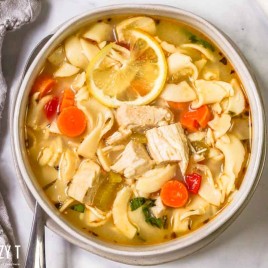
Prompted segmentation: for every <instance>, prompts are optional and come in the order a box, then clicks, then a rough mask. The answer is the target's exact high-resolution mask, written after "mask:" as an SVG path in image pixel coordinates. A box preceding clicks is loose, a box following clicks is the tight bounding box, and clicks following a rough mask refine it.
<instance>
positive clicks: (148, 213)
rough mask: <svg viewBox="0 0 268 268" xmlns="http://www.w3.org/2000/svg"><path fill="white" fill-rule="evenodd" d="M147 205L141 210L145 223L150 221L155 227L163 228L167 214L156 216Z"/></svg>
mask: <svg viewBox="0 0 268 268" xmlns="http://www.w3.org/2000/svg"><path fill="white" fill-rule="evenodd" d="M149 208H150V207H149V206H146V205H145V206H143V208H142V212H143V215H144V217H145V221H146V222H147V223H150V224H151V225H152V226H155V227H157V228H160V229H162V228H165V227H166V222H167V216H163V217H162V218H156V217H155V216H154V215H153V214H152V213H151V211H150V209H149Z"/></svg>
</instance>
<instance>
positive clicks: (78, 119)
mask: <svg viewBox="0 0 268 268" xmlns="http://www.w3.org/2000/svg"><path fill="white" fill-rule="evenodd" d="M57 124H58V128H59V130H60V132H61V133H62V134H63V135H66V136H68V137H71V138H73V137H77V136H80V135H81V134H82V133H83V132H84V131H85V129H86V127H87V119H86V116H85V114H84V113H83V112H82V111H81V110H80V109H78V108H77V107H75V106H71V107H68V108H65V109H64V110H63V111H62V112H61V113H60V115H59V117H58V120H57Z"/></svg>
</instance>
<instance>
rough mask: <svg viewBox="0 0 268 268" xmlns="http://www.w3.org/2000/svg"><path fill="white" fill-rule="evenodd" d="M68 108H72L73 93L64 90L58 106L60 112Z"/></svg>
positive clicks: (69, 90)
mask: <svg viewBox="0 0 268 268" xmlns="http://www.w3.org/2000/svg"><path fill="white" fill-rule="evenodd" d="M70 106H74V92H73V91H72V90H71V89H65V90H64V92H63V97H62V101H61V104H60V112H61V111H62V110H63V109H65V108H68V107H70Z"/></svg>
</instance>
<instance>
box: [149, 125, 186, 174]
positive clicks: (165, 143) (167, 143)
mask: <svg viewBox="0 0 268 268" xmlns="http://www.w3.org/2000/svg"><path fill="white" fill-rule="evenodd" d="M146 137H147V140H148V150H149V153H150V155H151V157H152V158H153V159H154V160H155V161H156V163H157V164H161V163H164V162H179V166H180V169H181V172H182V174H183V175H184V174H185V172H186V169H187V166H188V162H189V147H188V144H187V138H186V136H185V134H184V131H183V128H182V126H181V124H180V123H176V124H171V125H168V126H162V127H158V128H153V129H150V130H148V131H146Z"/></svg>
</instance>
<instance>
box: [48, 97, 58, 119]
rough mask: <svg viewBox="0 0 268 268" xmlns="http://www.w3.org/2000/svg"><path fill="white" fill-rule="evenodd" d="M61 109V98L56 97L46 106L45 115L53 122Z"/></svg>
mask: <svg viewBox="0 0 268 268" xmlns="http://www.w3.org/2000/svg"><path fill="white" fill-rule="evenodd" d="M58 108H59V98H58V97H54V98H53V99H51V100H50V101H48V102H47V103H46V104H45V106H44V111H45V115H46V117H47V119H48V120H50V121H51V120H52V119H53V118H54V117H55V116H56V113H57V111H58Z"/></svg>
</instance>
